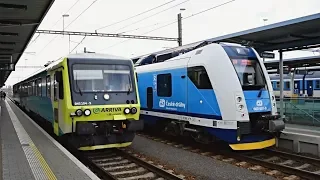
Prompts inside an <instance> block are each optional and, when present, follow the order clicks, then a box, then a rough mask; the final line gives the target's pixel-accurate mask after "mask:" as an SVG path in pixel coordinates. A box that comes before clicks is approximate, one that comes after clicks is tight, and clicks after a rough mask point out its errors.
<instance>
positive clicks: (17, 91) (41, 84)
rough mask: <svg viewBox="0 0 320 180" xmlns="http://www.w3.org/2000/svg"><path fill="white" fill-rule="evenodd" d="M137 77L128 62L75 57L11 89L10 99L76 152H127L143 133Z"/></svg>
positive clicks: (105, 57)
mask: <svg viewBox="0 0 320 180" xmlns="http://www.w3.org/2000/svg"><path fill="white" fill-rule="evenodd" d="M136 77H137V76H136V73H135V71H134V66H133V63H132V61H131V60H130V59H127V58H123V57H118V56H112V55H105V54H96V53H83V54H73V55H69V56H67V57H65V58H62V59H60V60H58V61H55V62H52V63H50V64H46V65H45V68H43V69H42V70H40V71H37V72H36V73H34V74H33V75H31V76H30V77H28V78H26V79H25V80H23V81H21V82H18V83H17V84H15V85H14V86H13V100H14V102H15V103H16V104H18V105H19V106H20V107H22V108H23V109H25V110H26V111H28V112H29V113H32V114H33V115H36V116H37V117H39V119H43V120H45V121H44V122H46V123H47V124H49V125H50V128H52V130H53V132H54V133H55V135H57V136H59V138H62V139H63V140H67V142H68V143H71V144H72V146H75V147H77V148H78V149H79V150H95V149H103V148H115V147H126V146H129V145H130V144H131V143H132V141H133V139H134V136H135V131H137V130H142V129H143V122H142V121H141V120H139V114H140V100H139V93H138V88H137V79H136Z"/></svg>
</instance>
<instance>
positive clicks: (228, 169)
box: [130, 136, 275, 180]
mask: <svg viewBox="0 0 320 180" xmlns="http://www.w3.org/2000/svg"><path fill="white" fill-rule="evenodd" d="M130 149H132V150H133V151H137V152H140V153H142V154H145V155H147V156H150V157H155V158H157V159H161V161H162V163H168V164H170V165H171V166H175V167H176V168H177V170H180V171H187V172H190V174H193V175H195V176H196V179H201V180H210V179H212V180H213V179H214V180H220V179H223V180H226V179H228V180H229V179H230V180H236V179H239V180H243V179H246V180H250V179H252V180H256V179H259V180H269V179H270V180H271V179H275V178H273V177H271V176H267V175H264V174H260V173H258V172H254V171H251V170H247V169H245V168H241V167H237V166H234V165H231V164H228V163H224V162H221V161H218V160H215V159H213V158H209V157H205V156H202V155H199V154H196V153H192V152H188V151H185V150H182V149H178V148H174V147H171V146H169V145H166V144H163V143H159V142H156V141H152V140H149V139H146V138H144V137H141V136H136V137H135V139H134V141H133V143H132V145H131V146H130Z"/></svg>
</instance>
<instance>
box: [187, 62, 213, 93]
mask: <svg viewBox="0 0 320 180" xmlns="http://www.w3.org/2000/svg"><path fill="white" fill-rule="evenodd" d="M188 77H189V79H190V80H191V81H192V82H193V84H194V85H195V86H196V87H197V88H198V89H212V85H211V82H210V79H209V76H208V74H207V71H206V69H205V68H204V67H203V66H195V67H189V68H188Z"/></svg>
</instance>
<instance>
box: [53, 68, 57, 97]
mask: <svg viewBox="0 0 320 180" xmlns="http://www.w3.org/2000/svg"><path fill="white" fill-rule="evenodd" d="M57 88H58V87H57V75H56V73H54V75H53V98H54V100H57V99H58V98H57Z"/></svg>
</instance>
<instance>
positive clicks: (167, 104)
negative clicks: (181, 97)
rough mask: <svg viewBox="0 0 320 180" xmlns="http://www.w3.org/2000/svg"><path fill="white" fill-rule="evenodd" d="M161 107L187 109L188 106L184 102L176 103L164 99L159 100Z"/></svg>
mask: <svg viewBox="0 0 320 180" xmlns="http://www.w3.org/2000/svg"><path fill="white" fill-rule="evenodd" d="M159 107H162V108H163V107H174V108H178V107H179V108H186V104H184V103H183V102H174V101H168V100H164V99H160V100H159Z"/></svg>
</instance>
